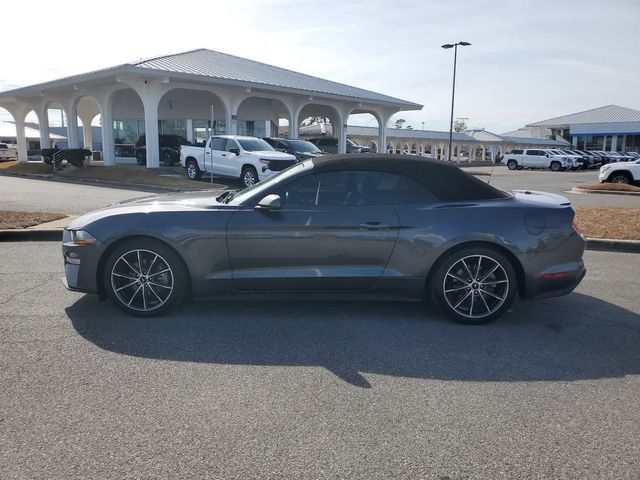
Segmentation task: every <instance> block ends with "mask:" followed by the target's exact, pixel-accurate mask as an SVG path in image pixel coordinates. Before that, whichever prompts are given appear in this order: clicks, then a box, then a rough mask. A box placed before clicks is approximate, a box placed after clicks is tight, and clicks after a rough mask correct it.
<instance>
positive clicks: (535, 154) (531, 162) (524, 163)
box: [502, 148, 573, 172]
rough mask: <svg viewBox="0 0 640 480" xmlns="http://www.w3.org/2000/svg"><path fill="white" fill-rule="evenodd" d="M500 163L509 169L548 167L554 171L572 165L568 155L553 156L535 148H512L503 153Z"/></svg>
mask: <svg viewBox="0 0 640 480" xmlns="http://www.w3.org/2000/svg"><path fill="white" fill-rule="evenodd" d="M502 164H503V165H506V166H507V168H508V169H509V170H520V169H522V168H550V169H551V170H553V171H554V172H557V171H560V170H566V169H567V168H571V167H572V166H573V162H571V160H570V159H569V158H568V157H563V156H555V155H552V154H551V153H549V152H547V151H545V150H541V149H535V148H525V149H523V150H512V151H511V152H509V153H507V154H505V156H504V158H503V159H502Z"/></svg>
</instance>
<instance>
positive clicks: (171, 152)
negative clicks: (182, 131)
mask: <svg viewBox="0 0 640 480" xmlns="http://www.w3.org/2000/svg"><path fill="white" fill-rule="evenodd" d="M158 142H159V143H160V162H161V163H162V164H163V165H166V166H168V167H170V166H171V165H174V164H177V163H178V162H179V161H180V147H181V146H182V145H189V141H188V140H187V139H186V138H184V137H181V136H180V135H173V134H160V135H158ZM134 152H135V156H136V162H138V165H146V164H147V142H146V135H141V136H140V138H138V141H137V142H136V144H135V150H134Z"/></svg>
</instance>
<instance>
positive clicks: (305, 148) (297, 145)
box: [289, 140, 322, 153]
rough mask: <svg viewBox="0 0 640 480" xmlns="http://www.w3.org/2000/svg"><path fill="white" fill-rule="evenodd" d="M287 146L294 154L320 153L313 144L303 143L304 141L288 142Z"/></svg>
mask: <svg viewBox="0 0 640 480" xmlns="http://www.w3.org/2000/svg"><path fill="white" fill-rule="evenodd" d="M289 145H291V148H293V150H294V151H296V152H308V153H322V150H320V149H319V148H318V147H316V146H315V145H314V144H313V143H311V142H305V141H304V140H289Z"/></svg>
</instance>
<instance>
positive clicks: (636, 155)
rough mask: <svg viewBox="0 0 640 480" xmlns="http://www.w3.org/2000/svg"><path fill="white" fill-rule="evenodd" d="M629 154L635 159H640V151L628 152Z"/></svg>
mask: <svg viewBox="0 0 640 480" xmlns="http://www.w3.org/2000/svg"><path fill="white" fill-rule="evenodd" d="M627 155H631V156H632V157H633V159H634V160H640V153H638V152H627Z"/></svg>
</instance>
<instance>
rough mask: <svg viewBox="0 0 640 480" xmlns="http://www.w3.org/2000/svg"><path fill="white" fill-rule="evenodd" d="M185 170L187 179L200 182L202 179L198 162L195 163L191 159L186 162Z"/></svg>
mask: <svg viewBox="0 0 640 480" xmlns="http://www.w3.org/2000/svg"><path fill="white" fill-rule="evenodd" d="M186 169H187V177H188V178H189V179H190V180H200V179H201V178H202V170H200V167H199V166H198V162H196V161H195V160H194V159H193V158H191V159H189V160H187V164H186Z"/></svg>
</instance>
